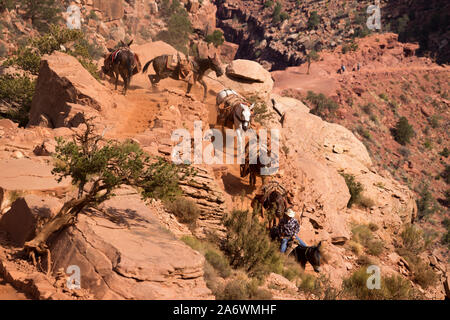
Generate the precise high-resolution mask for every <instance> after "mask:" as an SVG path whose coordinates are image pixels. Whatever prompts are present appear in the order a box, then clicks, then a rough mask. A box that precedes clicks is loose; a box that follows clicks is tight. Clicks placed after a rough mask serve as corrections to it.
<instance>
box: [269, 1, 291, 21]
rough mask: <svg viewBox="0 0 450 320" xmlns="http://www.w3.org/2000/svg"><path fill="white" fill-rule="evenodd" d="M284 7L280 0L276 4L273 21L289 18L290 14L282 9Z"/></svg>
mask: <svg viewBox="0 0 450 320" xmlns="http://www.w3.org/2000/svg"><path fill="white" fill-rule="evenodd" d="M282 10H283V7H282V5H281V3H280V2H277V3H276V4H275V7H274V8H273V13H272V21H273V23H279V22H282V21H284V20H286V19H288V18H289V15H288V14H287V12H284V11H282Z"/></svg>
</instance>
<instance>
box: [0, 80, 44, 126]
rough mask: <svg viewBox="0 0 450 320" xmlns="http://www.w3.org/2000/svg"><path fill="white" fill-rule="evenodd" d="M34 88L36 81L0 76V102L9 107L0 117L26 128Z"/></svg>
mask: <svg viewBox="0 0 450 320" xmlns="http://www.w3.org/2000/svg"><path fill="white" fill-rule="evenodd" d="M35 86H36V81H34V80H31V79H30V78H28V77H27V76H20V77H19V76H16V77H13V76H10V75H4V76H0V100H2V101H4V102H6V103H7V104H9V105H10V108H8V110H7V111H6V112H5V113H0V115H1V116H3V117H5V118H8V119H10V120H12V121H14V122H17V123H19V125H20V126H21V127H24V126H26V125H27V123H28V116H29V111H30V108H31V101H32V99H33V95H34V90H35Z"/></svg>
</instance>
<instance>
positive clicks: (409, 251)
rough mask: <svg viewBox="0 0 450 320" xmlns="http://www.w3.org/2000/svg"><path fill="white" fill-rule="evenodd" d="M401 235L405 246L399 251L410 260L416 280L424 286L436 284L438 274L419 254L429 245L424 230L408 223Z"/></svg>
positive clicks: (398, 250)
mask: <svg viewBox="0 0 450 320" xmlns="http://www.w3.org/2000/svg"><path fill="white" fill-rule="evenodd" d="M400 236H401V238H402V242H403V247H400V248H398V249H397V252H398V253H399V254H400V255H401V256H402V257H403V258H405V260H406V261H407V262H408V264H409V267H410V270H411V272H412V275H413V280H414V282H416V283H418V284H419V285H420V286H421V287H422V288H427V287H429V286H430V285H432V284H434V283H435V282H436V280H437V277H436V274H435V273H434V272H433V270H432V269H431V267H430V266H429V264H428V263H426V262H424V261H422V260H421V258H420V257H419V254H420V253H421V252H423V251H424V250H425V249H426V248H427V246H428V245H429V241H427V239H426V238H425V237H424V232H423V231H422V230H421V229H419V228H418V227H416V226H414V225H407V226H405V228H404V230H403V231H402V233H401V234H400Z"/></svg>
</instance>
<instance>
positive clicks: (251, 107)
mask: <svg viewBox="0 0 450 320" xmlns="http://www.w3.org/2000/svg"><path fill="white" fill-rule="evenodd" d="M254 107H255V104H254V103H253V104H252V105H251V106H250V107H249V109H250V111H252V110H253V108H254Z"/></svg>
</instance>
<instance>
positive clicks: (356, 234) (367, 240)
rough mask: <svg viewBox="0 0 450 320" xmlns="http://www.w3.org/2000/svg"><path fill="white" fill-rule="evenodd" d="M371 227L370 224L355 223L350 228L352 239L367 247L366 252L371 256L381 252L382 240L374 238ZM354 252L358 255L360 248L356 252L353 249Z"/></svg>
mask: <svg viewBox="0 0 450 320" xmlns="http://www.w3.org/2000/svg"><path fill="white" fill-rule="evenodd" d="M372 229H373V226H372V225H365V224H360V225H355V226H354V227H353V228H352V240H353V241H354V242H356V243H359V244H361V245H362V246H364V247H365V248H366V249H367V253H368V254H370V255H372V256H379V255H380V254H381V253H382V252H383V248H384V246H383V242H382V241H380V240H376V239H374V236H373V233H372V232H373V231H372ZM354 247H356V246H354ZM352 250H353V249H352ZM354 253H355V254H357V255H358V256H359V255H360V254H361V250H359V249H358V250H357V252H355V251H354Z"/></svg>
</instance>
